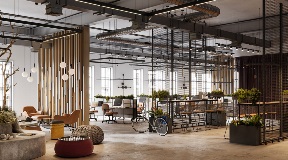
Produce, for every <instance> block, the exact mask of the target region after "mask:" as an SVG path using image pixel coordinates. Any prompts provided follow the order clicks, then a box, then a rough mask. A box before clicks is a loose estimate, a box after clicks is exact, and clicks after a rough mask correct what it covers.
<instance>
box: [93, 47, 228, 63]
mask: <svg viewBox="0 0 288 160" xmlns="http://www.w3.org/2000/svg"><path fill="white" fill-rule="evenodd" d="M110 51H111V52H110V53H112V54H114V55H115V54H116V55H117V54H119V55H131V56H136V57H137V56H139V57H147V58H152V54H151V53H141V52H129V51H120V50H112V49H111V50H110ZM91 52H92V53H107V50H106V49H103V48H94V47H90V53H91ZM154 58H155V59H156V58H159V59H169V58H170V56H167V55H154ZM178 60H179V61H186V62H189V59H188V58H183V57H175V58H174V61H178ZM192 62H193V63H205V60H203V59H195V58H193V59H192ZM207 64H218V65H226V64H228V62H227V63H225V62H218V61H213V60H207Z"/></svg>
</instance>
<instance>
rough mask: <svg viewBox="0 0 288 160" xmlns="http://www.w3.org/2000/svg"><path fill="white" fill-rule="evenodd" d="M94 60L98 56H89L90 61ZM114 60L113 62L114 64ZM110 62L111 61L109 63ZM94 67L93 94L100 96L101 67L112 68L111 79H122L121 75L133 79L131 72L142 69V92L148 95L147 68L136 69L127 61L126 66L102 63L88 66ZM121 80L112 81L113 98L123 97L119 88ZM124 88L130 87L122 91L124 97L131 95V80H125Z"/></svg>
mask: <svg viewBox="0 0 288 160" xmlns="http://www.w3.org/2000/svg"><path fill="white" fill-rule="evenodd" d="M94 58H95V59H96V58H99V54H91V55H90V59H94ZM114 61H115V60H113V62H114ZM110 62H112V60H111V61H110ZM118 62H124V61H118ZM92 65H94V70H95V75H94V77H95V85H94V86H95V90H94V94H95V95H97V94H101V80H100V78H101V67H113V79H122V78H123V74H124V78H125V79H133V70H134V69H144V70H143V75H144V82H143V83H144V88H143V92H144V94H148V68H147V67H136V66H131V65H129V62H128V61H127V63H126V64H118V65H116V64H113V65H112V64H103V63H91V62H90V66H92ZM122 82H123V81H122V80H114V81H113V96H120V95H123V90H122V88H118V87H121V86H122V85H121V83H122ZM124 86H127V87H131V88H127V89H124V95H125V96H127V95H130V94H133V80H125V81H124Z"/></svg>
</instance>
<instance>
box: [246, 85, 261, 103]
mask: <svg viewBox="0 0 288 160" xmlns="http://www.w3.org/2000/svg"><path fill="white" fill-rule="evenodd" d="M260 94H261V92H260V91H259V90H258V89H256V88H252V89H250V90H248V97H249V100H250V101H251V102H252V105H256V103H257V102H258V101H259V100H260Z"/></svg>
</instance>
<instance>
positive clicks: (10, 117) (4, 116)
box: [0, 107, 16, 123]
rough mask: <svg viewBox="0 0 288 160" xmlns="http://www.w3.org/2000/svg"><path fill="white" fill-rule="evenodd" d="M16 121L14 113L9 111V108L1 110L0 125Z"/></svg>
mask: <svg viewBox="0 0 288 160" xmlns="http://www.w3.org/2000/svg"><path fill="white" fill-rule="evenodd" d="M15 120H16V114H15V112H14V111H11V110H9V109H8V108H7V107H3V109H0V123H12V122H14V121H15Z"/></svg>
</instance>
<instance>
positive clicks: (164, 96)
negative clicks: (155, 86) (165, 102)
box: [152, 90, 170, 100]
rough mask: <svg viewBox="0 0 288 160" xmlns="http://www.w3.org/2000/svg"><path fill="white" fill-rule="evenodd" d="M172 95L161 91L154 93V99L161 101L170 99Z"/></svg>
mask: <svg viewBox="0 0 288 160" xmlns="http://www.w3.org/2000/svg"><path fill="white" fill-rule="evenodd" d="M169 95H170V93H169V92H168V91H166V90H159V91H153V93H152V98H153V99H156V98H159V100H162V99H163V98H168V97H169Z"/></svg>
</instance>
